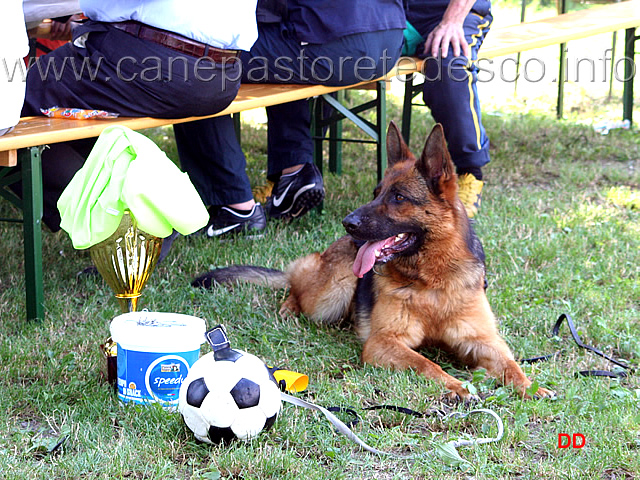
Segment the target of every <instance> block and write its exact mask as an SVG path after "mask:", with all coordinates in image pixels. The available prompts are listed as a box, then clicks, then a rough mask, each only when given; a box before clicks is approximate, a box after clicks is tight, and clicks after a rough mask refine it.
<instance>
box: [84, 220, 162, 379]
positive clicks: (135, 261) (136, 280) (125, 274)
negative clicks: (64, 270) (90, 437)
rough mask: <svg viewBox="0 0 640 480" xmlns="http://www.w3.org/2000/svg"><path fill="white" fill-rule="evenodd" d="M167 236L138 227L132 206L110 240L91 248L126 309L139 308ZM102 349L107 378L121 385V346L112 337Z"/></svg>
mask: <svg viewBox="0 0 640 480" xmlns="http://www.w3.org/2000/svg"><path fill="white" fill-rule="evenodd" d="M162 241H163V239H162V238H160V237H155V236H153V235H150V234H148V233H147V232H144V231H142V230H140V229H139V228H138V224H137V222H136V219H135V218H134V216H133V215H132V214H131V212H129V211H128V210H127V211H125V213H124V215H123V216H122V221H121V222H120V225H118V229H117V230H116V231H115V232H114V233H113V234H112V235H111V236H110V237H109V238H107V239H106V240H103V241H102V242H100V243H98V244H96V245H94V246H92V247H91V248H89V252H90V254H91V259H92V260H93V263H94V264H95V266H96V268H97V269H98V272H100V275H102V278H104V280H105V281H106V282H107V284H108V285H109V287H111V289H112V290H113V291H114V292H115V295H116V298H117V299H118V302H119V303H120V309H121V310H122V313H128V312H135V311H136V309H137V307H138V298H139V297H140V295H141V294H142V290H143V289H144V286H145V284H146V283H147V280H148V279H149V275H151V272H153V269H154V268H155V266H156V263H158V257H159V256H160V250H161V249H162ZM101 347H102V351H103V353H104V355H105V357H106V359H107V380H108V382H109V384H110V385H112V386H113V387H114V388H117V386H116V381H117V377H118V374H117V371H118V370H117V352H118V350H117V347H116V343H115V342H114V341H113V340H112V339H111V338H109V339H108V340H107V341H106V342H105V343H104V345H101Z"/></svg>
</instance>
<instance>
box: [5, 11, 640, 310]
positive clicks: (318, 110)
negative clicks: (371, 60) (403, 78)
mask: <svg viewBox="0 0 640 480" xmlns="http://www.w3.org/2000/svg"><path fill="white" fill-rule="evenodd" d="M638 26H640V0H630V1H626V2H622V3H619V4H612V5H607V6H603V7H595V8H592V9H589V10H584V11H580V12H573V13H567V14H563V15H559V16H557V17H552V18H549V19H545V20H539V21H535V22H527V23H522V24H518V25H513V26H510V27H505V28H500V29H493V30H492V32H491V34H490V35H489V36H488V37H487V40H486V41H485V43H484V45H483V47H482V49H481V50H480V52H481V56H482V58H495V57H498V56H501V55H507V54H512V53H517V52H521V51H525V50H530V49H533V48H539V47H544V46H548V45H554V44H559V43H563V42H567V41H570V40H574V39H577V38H585V37H589V36H592V35H597V34H600V33H606V32H613V31H617V30H626V44H625V45H626V47H625V55H626V56H627V57H630V58H633V56H634V44H635V41H636V39H637V38H638V37H636V35H635V28H636V27H638ZM422 63H423V62H422V60H418V59H406V58H405V59H401V61H399V62H398V64H397V65H396V66H395V68H394V69H393V70H392V71H391V72H390V73H389V74H387V75H386V76H385V78H384V79H380V80H378V81H376V82H375V95H374V98H373V99H372V100H370V101H366V102H365V103H363V104H360V105H356V106H351V107H347V106H345V105H344V103H343V102H342V101H341V94H340V92H341V91H343V90H346V89H349V88H359V87H364V86H365V85H369V84H360V85H355V86H348V87H326V86H319V85H265V84H247V85H242V86H241V87H240V92H239V94H238V96H237V97H236V99H235V100H234V101H233V103H232V104H231V105H230V106H229V107H228V108H227V109H226V110H224V111H223V112H220V113H219V114H218V115H224V114H238V113H239V112H242V111H246V110H250V109H253V108H258V107H266V106H270V105H278V104H282V103H286V102H290V101H294V100H300V99H306V98H314V99H315V101H314V107H313V109H314V115H313V116H312V118H313V121H312V130H313V132H312V135H313V138H314V140H315V152H314V153H315V161H316V164H318V165H319V167H322V163H323V161H322V146H323V142H324V141H327V140H328V141H329V144H330V148H329V168H330V170H331V171H333V172H340V169H341V166H340V148H338V147H339V145H340V142H342V141H353V140H352V139H345V138H342V137H341V134H340V131H341V128H340V125H341V121H342V120H343V119H345V118H346V119H349V120H351V121H353V122H354V123H355V124H356V125H357V126H358V127H359V128H360V130H362V131H363V132H364V133H365V134H366V135H367V137H369V138H370V139H368V140H367V139H365V140H358V141H364V142H370V143H373V144H375V145H376V152H377V154H376V160H377V176H378V179H380V178H381V177H382V174H383V172H384V169H385V168H386V149H385V147H384V145H383V139H384V134H385V129H386V124H387V119H386V101H385V96H386V88H387V82H386V80H388V79H390V78H393V77H394V76H398V75H413V74H414V73H418V72H420V71H421V68H422ZM627 78H629V77H627ZM407 92H408V93H405V102H404V108H403V125H402V127H403V133H404V134H405V138H406V139H407V140H408V139H409V136H408V132H409V126H410V119H411V104H412V103H411V100H412V98H413V94H414V93H415V88H413V87H412V82H407ZM336 97H337V98H336ZM624 98H625V106H624V110H625V111H624V114H623V116H624V118H629V119H631V113H632V112H631V110H632V108H633V84H632V82H630V81H627V82H625V93H624ZM325 105H328V106H330V107H331V108H332V109H333V113H332V114H330V115H329V116H325V115H324V110H325ZM371 109H375V112H376V114H375V120H374V121H373V122H372V121H369V120H367V119H365V118H364V117H363V116H362V115H361V114H362V113H363V112H365V111H368V110H371ZM198 118H202V117H198ZM198 118H182V119H174V120H167V119H154V118H118V119H112V120H99V121H98V120H96V121H79V120H64V119H49V118H46V117H29V118H23V119H22V120H21V121H20V123H19V124H18V125H17V126H16V128H15V129H14V131H13V132H11V133H9V134H7V135H4V136H2V137H0V196H2V197H4V198H6V199H7V200H9V201H10V202H12V203H13V204H14V205H16V206H17V207H18V208H20V209H21V210H22V212H23V219H22V220H21V221H22V222H23V231H24V258H25V267H24V268H25V289H26V308H27V318H28V319H35V318H43V317H44V292H43V284H42V228H41V219H42V174H41V169H40V153H41V151H42V148H44V145H47V144H51V143H58V142H64V141H69V140H76V139H81V138H90V137H96V136H98V135H99V134H100V132H101V131H102V130H103V129H104V128H106V127H107V126H110V125H124V126H127V127H129V128H132V129H135V130H139V129H144V128H151V127H158V126H163V125H171V124H176V123H182V122H188V121H191V120H196V119H198ZM325 128H329V135H328V137H327V136H325V135H324V134H323V132H324V129H325ZM17 163H21V172H19V173H16V172H15V171H14V169H13V168H12V167H14V166H15V165H16V164H17ZM20 180H21V181H22V185H23V198H22V200H20V199H19V198H17V197H16V196H15V195H13V194H12V193H11V192H10V191H8V190H7V189H6V188H5V187H6V186H7V185H9V184H11V183H13V182H16V181H20Z"/></svg>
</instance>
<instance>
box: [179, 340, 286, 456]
mask: <svg viewBox="0 0 640 480" xmlns="http://www.w3.org/2000/svg"><path fill="white" fill-rule="evenodd" d="M281 407H282V401H281V400H280V389H279V388H278V385H277V384H276V381H275V379H274V378H273V375H272V374H271V372H270V371H269V370H268V368H267V366H266V365H265V364H264V362H263V361H262V360H260V359H259V358H258V357H256V356H254V355H251V354H250V353H246V352H243V351H242V350H235V349H231V348H226V349H224V350H222V351H218V352H215V356H214V352H211V353H208V354H206V355H204V356H202V357H201V358H200V359H198V360H197V361H196V362H195V363H194V364H193V366H192V367H191V369H190V370H189V374H188V375H187V378H186V379H185V380H184V381H183V382H182V386H181V387H180V395H179V401H178V410H179V411H180V413H181V414H182V417H183V418H184V421H185V423H186V424H187V426H188V427H189V429H190V430H191V431H192V432H193V433H194V435H195V437H196V438H197V439H198V440H200V441H202V442H207V443H214V444H219V443H221V442H223V443H225V444H228V443H229V442H231V441H232V440H234V439H236V438H239V439H241V440H249V439H251V438H254V437H255V436H256V435H258V434H259V433H260V432H261V431H262V430H267V429H269V428H271V426H272V425H273V424H274V422H275V421H276V417H277V416H278V413H279V412H280V409H281Z"/></svg>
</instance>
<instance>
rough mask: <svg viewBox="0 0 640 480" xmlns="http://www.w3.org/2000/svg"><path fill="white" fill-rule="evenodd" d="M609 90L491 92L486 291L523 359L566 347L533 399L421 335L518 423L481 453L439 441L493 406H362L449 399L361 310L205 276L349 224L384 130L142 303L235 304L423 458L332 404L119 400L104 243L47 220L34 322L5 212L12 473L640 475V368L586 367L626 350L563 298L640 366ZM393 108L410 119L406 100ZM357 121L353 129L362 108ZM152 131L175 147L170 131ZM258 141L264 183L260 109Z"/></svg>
mask: <svg viewBox="0 0 640 480" xmlns="http://www.w3.org/2000/svg"><path fill="white" fill-rule="evenodd" d="M523 93H524V92H523ZM536 95H537V94H536ZM553 95H554V91H553V87H551V91H550V92H549V96H547V97H546V101H547V105H553ZM520 98H521V99H522V97H520ZM617 105H618V104H616V106H617ZM610 108H613V107H612V106H611V104H607V105H605V102H604V101H602V102H595V104H590V105H589V109H590V110H589V111H588V114H587V116H585V115H582V116H580V115H581V113H582V114H584V113H585V112H575V115H576V116H575V118H574V117H572V119H571V121H557V120H554V119H553V118H551V117H550V115H545V114H543V112H540V111H537V112H535V113H534V112H531V111H530V110H526V109H525V110H526V113H518V109H517V108H511V107H510V104H508V103H505V104H503V105H501V104H491V103H490V102H489V104H488V109H487V110H486V111H494V110H495V111H500V112H501V115H499V116H498V115H485V123H486V127H487V130H488V133H489V136H490V138H491V140H492V151H491V153H492V162H491V164H490V165H489V166H488V167H487V168H486V170H485V175H486V185H485V189H484V195H483V205H482V210H481V213H480V215H479V217H478V220H477V223H476V229H477V231H478V233H479V235H480V237H481V239H482V241H483V243H484V247H485V250H486V253H487V271H488V278H489V289H488V297H489V301H490V303H491V305H492V307H493V309H494V312H495V314H496V317H497V318H498V321H499V322H500V330H501V332H502V334H503V335H504V336H505V338H506V340H507V342H508V343H509V345H510V346H511V348H512V349H513V351H514V353H515V355H516V356H517V357H518V358H526V357H531V356H536V355H541V354H547V353H553V352H555V351H557V350H562V354H561V355H560V356H558V357H556V358H555V359H554V360H551V361H548V362H544V363H538V364H534V365H531V366H526V367H525V370H526V371H527V374H530V375H531V376H533V377H534V378H535V379H537V381H538V382H539V384H540V385H543V386H547V387H551V388H553V389H555V390H556V391H557V392H558V397H557V399H555V400H548V401H522V400H520V399H519V398H517V396H516V395H515V394H514V393H513V392H512V391H511V390H510V389H508V388H505V387H501V386H500V385H497V384H496V383H495V382H494V381H493V380H491V379H489V378H484V376H483V375H475V376H472V373H471V372H469V371H467V370H465V369H464V368H463V367H462V366H460V365H459V364H458V363H457V362H455V361H454V360H453V359H452V358H450V357H447V356H446V355H444V354H442V353H441V352H437V351H428V352H424V353H426V354H427V355H429V356H431V357H433V358H435V359H437V361H438V362H439V363H440V364H441V365H443V366H444V367H445V368H446V369H447V371H449V372H451V373H453V374H454V375H456V376H457V377H459V378H461V379H464V380H469V381H473V385H474V387H475V388H476V389H477V390H478V391H479V392H480V394H481V396H482V397H483V398H484V400H483V402H482V404H481V406H483V407H486V408H491V409H493V410H495V411H496V412H497V413H498V414H499V415H500V416H501V417H502V419H503V421H504V423H505V436H504V438H503V439H502V441H500V442H498V443H493V444H488V445H482V446H478V447H462V448H460V449H459V453H460V455H461V456H462V458H463V459H464V460H466V463H463V464H461V465H458V466H456V465H452V464H448V463H447V462H446V461H445V459H444V458H443V457H442V456H440V455H438V454H436V453H435V450H434V449H435V447H436V446H437V445H442V444H444V443H446V441H448V440H452V439H457V438H460V437H464V436H466V435H473V436H491V435H493V434H495V428H494V427H493V424H492V423H491V422H490V421H489V420H487V419H486V418H484V417H477V418H472V419H469V420H465V421H454V420H449V421H445V422H442V421H440V420H439V419H438V418H437V417H434V416H429V417H425V418H413V417H408V416H404V415H401V414H398V413H393V412H385V411H364V410H362V407H364V406H368V405H375V404H382V403H386V404H394V405H400V406H405V407H409V408H412V409H414V410H419V411H426V410H428V409H430V408H433V407H441V404H440V403H439V398H440V395H441V394H442V393H443V389H442V387H440V386H439V385H436V384H435V383H433V382H430V381H426V380H424V379H423V378H422V377H420V376H419V375H417V374H415V373H413V372H408V371H407V372H392V371H388V370H384V369H377V368H372V367H369V366H363V365H362V364H361V362H360V359H359V354H360V345H359V343H358V341H357V340H356V338H355V336H354V335H353V333H352V332H351V331H350V330H349V329H348V328H347V327H345V328H342V329H335V328H325V327H318V326H316V325H314V324H313V323H311V322H310V321H308V320H307V319H305V318H295V319H289V318H280V317H279V316H278V315H277V311H278V308H279V306H280V304H281V302H282V301H283V299H284V298H285V297H284V292H281V291H270V290H267V289H264V288H260V287H255V286H237V287H233V288H232V289H226V288H221V289H218V290H216V291H213V292H205V291H200V290H196V289H193V288H191V287H190V286H189V281H190V280H191V279H192V278H193V277H194V276H195V275H197V274H199V273H201V272H203V271H205V270H208V269H210V268H212V267H213V266H216V265H227V264H231V263H251V264H257V265H265V266H270V267H276V268H279V267H283V266H284V265H286V264H287V263H288V262H289V261H291V260H293V259H295V258H297V257H299V256H301V255H304V254H306V253H308V252H310V251H314V250H322V249H324V248H325V247H326V246H327V245H329V243H330V242H332V241H333V240H334V239H335V238H337V237H338V236H340V235H342V234H343V228H342V225H341V219H342V218H343V217H344V216H345V215H346V214H347V213H348V212H349V211H351V210H353V209H354V208H355V207H357V206H358V205H360V204H362V203H364V202H366V201H368V199H370V197H371V192H372V190H373V187H374V177H375V173H374V172H375V155H374V151H373V150H372V148H371V147H370V146H362V145H357V144H351V143H348V144H345V146H344V152H345V153H344V157H345V161H344V170H345V171H344V174H343V175H342V176H340V177H337V176H334V175H330V174H327V175H326V176H325V181H326V187H327V199H326V201H325V204H324V210H323V212H322V214H321V215H318V214H311V215H307V216H305V217H304V218H302V219H300V221H298V222H296V223H291V224H283V223H279V222H271V223H270V224H269V227H268V233H267V236H266V238H265V239H263V240H260V241H249V240H245V239H243V238H237V239H235V240H230V241H217V240H207V239H204V238H180V239H178V240H177V241H176V242H175V244H174V246H173V248H172V251H171V254H170V256H169V257H168V258H167V260H166V261H165V262H164V263H163V264H162V265H160V266H159V267H158V268H157V269H156V271H155V272H154V273H153V275H152V277H151V279H150V281H149V284H148V286H147V288H146V290H145V291H144V294H143V297H142V300H141V307H146V308H149V309H153V310H157V311H169V312H179V313H185V314H190V315H196V316H199V317H202V318H204V319H205V320H206V322H207V325H208V326H209V327H211V326H214V325H216V324H218V323H224V324H225V325H226V327H227V329H228V332H229V334H230V336H231V339H232V342H233V345H234V346H236V347H238V348H242V349H244V350H247V351H249V352H251V353H253V354H255V355H257V356H259V357H261V358H262V359H264V360H265V361H266V362H267V363H269V364H272V365H279V366H282V367H286V368H289V369H292V370H297V371H299V372H304V373H306V374H308V375H309V377H310V386H309V389H308V391H307V392H305V394H302V396H303V397H305V398H307V399H309V400H311V401H313V402H316V403H318V404H320V405H324V406H332V405H338V406H350V407H352V408H355V409H356V410H357V411H358V413H359V414H360V415H361V421H360V423H359V424H358V425H357V426H356V427H355V431H356V433H357V434H358V435H359V436H360V437H361V438H363V439H364V440H365V441H366V442H367V443H369V444H371V445H373V446H375V447H376V448H379V449H381V450H384V451H388V452H393V453H398V454H406V453H412V454H414V458H412V459H409V460H407V459H399V458H396V457H378V456H375V455H373V454H369V453H366V452H363V451H362V450H360V449H359V448H358V447H357V446H356V445H355V444H353V443H351V442H350V441H348V440H347V439H345V438H344V437H342V436H340V435H338V434H337V433H335V431H334V430H333V429H332V427H331V426H330V425H329V423H328V422H327V421H326V420H325V419H324V418H323V417H322V416H320V415H319V414H317V413H313V412H310V411H308V410H302V409H300V408H296V407H293V406H290V405H285V406H284V408H283V411H282V413H281V415H280V416H279V418H278V421H277V422H276V424H275V426H274V427H273V429H272V430H270V431H269V432H267V433H264V434H262V435H261V436H259V438H257V439H256V440H253V441H251V442H249V443H236V444H234V445H232V446H230V447H227V448H225V447H214V446H209V445H204V444H198V443H196V442H195V441H194V438H193V436H192V434H191V433H190V431H189V430H188V429H187V428H186V427H185V426H184V424H183V422H182V419H181V417H180V415H179V414H177V413H168V412H165V411H163V410H162V409H160V408H158V407H154V406H152V407H142V408H141V407H135V406H123V405H122V404H120V403H119V401H118V400H117V398H116V396H115V395H114V394H113V392H112V390H111V389H110V388H109V386H108V385H107V383H106V380H105V375H106V363H105V360H104V358H103V357H102V354H101V352H100V348H99V345H100V344H101V343H103V342H104V340H105V339H106V338H107V337H108V336H109V322H110V321H111V319H112V318H113V317H114V316H116V315H118V313H119V311H118V305H117V303H116V301H115V299H114V298H113V296H112V293H111V291H110V290H109V288H108V286H107V285H106V284H105V283H104V282H103V281H102V280H101V279H100V278H99V277H92V276H82V275H80V276H79V275H78V272H80V271H81V270H83V269H84V268H85V267H87V266H89V265H90V264H91V261H90V258H89V256H88V254H87V253H86V252H81V251H76V250H74V249H73V248H72V246H71V242H70V240H69V238H68V236H67V235H66V234H65V233H64V232H59V233H55V234H53V233H50V232H48V231H45V232H44V248H43V250H44V271H45V295H46V299H45V307H46V319H45V320H44V321H42V322H27V321H26V320H25V316H26V313H25V305H24V277H23V272H24V267H23V257H22V248H23V247H22V232H21V226H20V225H17V224H8V223H0V237H1V238H2V248H3V251H4V252H10V253H5V255H4V256H3V259H4V261H3V262H2V264H1V265H0V318H1V319H2V322H1V324H0V478H4V479H24V478H28V479H32V478H33V479H35V478H38V479H40V478H42V479H45V478H46V479H51V478H55V479H115V478H122V479H215V478H226V479H281V478H291V479H293V478H296V479H298V478H304V479H332V480H336V479H352V478H366V479H409V478H411V479H427V478H460V479H467V478H475V479H484V478H487V479H488V478H504V479H512V478H518V479H520V478H521V479H529V478H545V479H574V478H593V479H595V478H598V479H600V478H603V479H632V478H638V476H639V475H640V460H639V458H640V382H639V381H638V377H637V375H631V376H630V377H629V378H627V379H621V380H610V379H602V378H585V377H576V376H575V373H576V372H578V371H579V370H591V369H611V367H612V365H611V364H609V363H608V362H607V361H605V360H604V359H602V358H600V357H598V356H596V355H593V354H590V353H588V352H586V351H585V350H582V349H580V348H578V347H577V346H576V345H575V344H574V343H573V341H572V340H571V337H570V334H569V331H568V329H567V327H566V326H563V327H562V329H561V331H560V336H559V338H553V337H552V336H551V333H550V332H551V327H552V326H553V324H554V322H555V320H556V319H557V317H558V315H559V314H560V313H562V312H567V313H569V314H571V315H572V317H573V319H574V321H575V322H576V325H577V328H578V331H579V333H580V336H581V337H582V340H583V341H584V342H585V343H586V344H588V345H593V346H596V347H597V348H598V349H600V350H601V351H603V352H604V353H606V354H608V355H612V356H614V357H616V358H621V359H625V360H626V361H627V362H629V363H630V364H631V365H632V366H633V367H635V368H636V369H637V368H638V367H639V366H640V335H639V332H640V267H639V265H640V205H639V200H638V198H639V196H640V137H638V133H637V130H633V131H620V130H614V131H612V132H611V133H610V134H609V135H608V136H601V135H598V134H596V133H595V132H594V131H593V129H592V128H591V127H590V126H588V125H585V124H584V123H588V122H585V119H588V118H591V116H592V115H608V109H610ZM390 110H391V111H390V117H391V119H394V120H396V121H398V120H399V117H400V107H399V102H398V101H397V100H394V101H393V102H392V105H391V107H390ZM614 110H615V109H614ZM414 112H415V113H414V123H413V132H412V146H413V148H414V149H416V150H417V149H418V148H420V147H421V145H420V143H421V142H422V141H423V139H424V138H425V136H426V132H427V131H428V130H429V129H430V128H431V126H432V121H431V119H430V118H429V117H428V115H427V114H426V111H425V110H421V109H415V110H414ZM616 112H617V111H616ZM616 115H617V113H616ZM246 118H248V119H250V118H251V115H247V116H246ZM345 129H346V130H347V132H348V133H350V134H352V135H354V136H355V135H356V133H354V132H353V130H352V127H350V126H348V125H345ZM146 133H147V134H149V136H151V138H153V139H154V140H155V141H156V142H157V143H159V144H160V145H161V146H162V147H163V148H164V149H165V150H167V151H168V153H169V155H170V156H172V157H173V158H175V157H176V153H175V145H174V143H173V139H172V133H171V130H167V129H156V130H152V131H147V132H146ZM243 146H244V148H245V151H246V153H247V156H248V161H249V168H248V170H249V174H250V177H251V179H252V181H253V182H254V183H256V184H259V183H261V182H262V181H263V179H264V169H265V167H266V161H265V159H266V150H265V149H266V136H265V128H264V126H263V125H260V124H255V123H250V122H249V123H246V124H245V125H244V129H243ZM9 215H15V216H17V212H15V211H13V209H12V207H11V206H9V205H8V204H7V203H6V202H2V203H0V216H1V217H6V216H9ZM207 350H208V349H206V348H205V349H204V351H207ZM447 408H448V409H449V410H460V411H465V410H467V409H468V408H467V407H464V406H454V407H447ZM559 433H570V434H573V433H582V434H583V435H584V436H585V437H586V446H585V447H584V448H582V449H580V450H573V449H566V450H564V449H563V450H561V449H558V448H557V442H558V434H559ZM64 439H66V440H64ZM62 440H64V442H63V444H62V445H61V446H60V447H59V448H58V449H57V450H55V451H54V452H53V453H50V451H51V450H52V448H53V447H54V446H55V445H56V444H57V443H58V442H60V441H62Z"/></svg>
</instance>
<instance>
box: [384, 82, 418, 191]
mask: <svg viewBox="0 0 640 480" xmlns="http://www.w3.org/2000/svg"><path fill="white" fill-rule="evenodd" d="M376 95H377V96H378V103H377V105H376V110H377V112H376V113H377V119H378V123H377V129H376V130H377V133H378V138H377V144H376V150H377V152H376V153H377V155H376V158H377V161H378V182H380V180H382V177H383V175H384V171H385V170H386V169H387V145H386V138H387V137H386V134H385V132H386V129H387V82H385V81H384V80H381V81H379V82H377V84H376ZM409 108H411V106H409Z"/></svg>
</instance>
